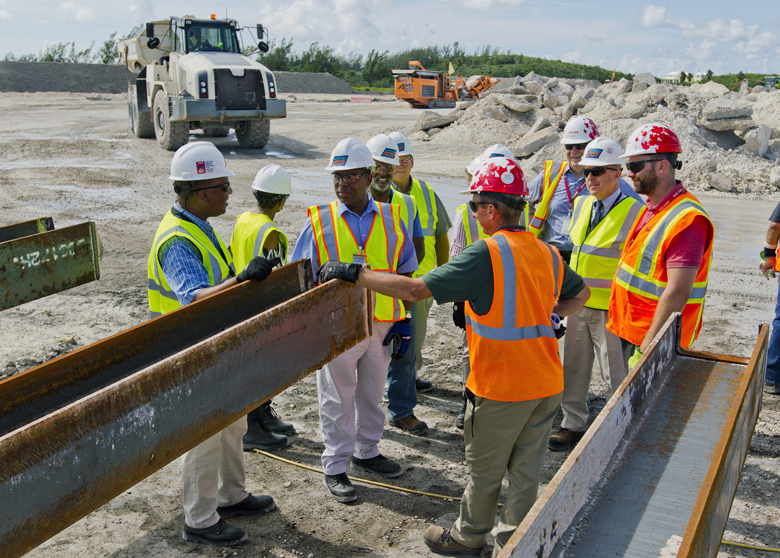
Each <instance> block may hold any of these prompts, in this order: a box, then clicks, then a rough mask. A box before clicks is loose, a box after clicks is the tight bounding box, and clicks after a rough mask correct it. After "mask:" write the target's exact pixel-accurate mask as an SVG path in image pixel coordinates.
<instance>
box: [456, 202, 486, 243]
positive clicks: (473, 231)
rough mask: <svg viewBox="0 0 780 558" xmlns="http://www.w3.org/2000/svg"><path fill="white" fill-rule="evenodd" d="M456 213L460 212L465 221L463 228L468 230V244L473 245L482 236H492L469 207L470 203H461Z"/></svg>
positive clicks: (463, 221)
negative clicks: (486, 232) (484, 229)
mask: <svg viewBox="0 0 780 558" xmlns="http://www.w3.org/2000/svg"><path fill="white" fill-rule="evenodd" d="M455 213H459V214H460V220H461V222H462V223H463V230H464V231H465V232H466V246H471V245H472V244H474V243H475V242H476V241H477V240H479V239H480V238H490V235H488V234H485V232H484V231H483V230H482V225H480V224H479V221H477V218H476V217H474V214H473V213H472V212H471V209H469V205H468V204H467V203H464V204H463V205H459V206H458V209H456V210H455Z"/></svg>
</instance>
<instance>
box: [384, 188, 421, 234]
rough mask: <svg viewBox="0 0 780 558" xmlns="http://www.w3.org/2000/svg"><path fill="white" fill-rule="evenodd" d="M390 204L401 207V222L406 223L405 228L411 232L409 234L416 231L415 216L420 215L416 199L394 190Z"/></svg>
mask: <svg viewBox="0 0 780 558" xmlns="http://www.w3.org/2000/svg"><path fill="white" fill-rule="evenodd" d="M390 203H392V204H395V205H399V206H401V221H403V222H404V226H405V227H406V230H407V231H409V234H412V233H413V230H414V216H415V215H417V214H418V213H417V212H418V210H417V204H416V203H415V202H414V198H412V196H409V195H407V194H404V193H403V192H399V191H398V190H395V189H394V190H393V193H392V194H391V196H390Z"/></svg>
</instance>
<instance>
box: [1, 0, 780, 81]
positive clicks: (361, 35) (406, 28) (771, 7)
mask: <svg viewBox="0 0 780 558" xmlns="http://www.w3.org/2000/svg"><path fill="white" fill-rule="evenodd" d="M226 11H227V14H228V15H229V16H230V17H232V18H234V19H236V20H238V22H239V24H240V25H243V26H246V27H252V28H254V26H255V25H256V24H257V23H262V24H263V25H265V26H266V27H268V29H269V33H270V38H271V39H272V40H274V39H275V40H276V41H277V43H278V42H280V41H281V39H283V38H286V39H288V40H289V39H292V40H293V43H294V45H293V50H294V51H297V52H301V51H303V50H306V49H307V48H308V46H309V45H310V44H311V43H312V42H315V41H316V42H319V44H320V46H329V47H331V48H333V49H334V50H336V51H337V52H340V53H342V54H345V55H346V54H349V53H356V54H363V55H365V54H366V53H367V52H368V51H370V50H371V49H375V50H378V51H380V52H381V51H384V50H389V51H391V52H393V51H399V50H404V49H407V48H412V47H418V46H431V45H445V44H446V45H451V44H453V43H454V42H456V41H457V42H458V43H459V45H460V47H461V48H464V49H465V50H466V51H467V52H469V53H471V52H473V51H475V50H477V49H482V48H484V47H485V46H488V45H489V46H491V47H492V48H493V49H495V48H499V49H501V50H502V51H504V52H512V53H514V54H519V53H522V54H525V55H528V56H535V57H540V58H549V59H553V60H563V61H565V62H577V63H582V64H592V65H598V66H601V67H602V68H606V69H608V70H618V71H621V72H626V73H632V74H637V73H641V72H652V73H653V74H654V75H656V76H658V77H662V76H663V75H664V74H666V73H667V72H672V71H686V72H694V73H695V72H706V71H707V70H712V71H713V72H714V73H715V74H716V75H718V74H726V73H737V72H740V71H743V72H746V73H769V74H779V73H780V2H777V0H774V1H772V2H770V1H768V0H751V1H744V0H743V1H741V2H734V1H733V0H731V1H725V0H709V1H706V2H705V1H703V0H695V1H688V2H679V1H678V2H669V1H665V2H661V1H658V0H656V3H648V4H643V3H632V2H626V1H625V0H623V1H616V0H602V1H601V2H593V1H592V0H591V1H590V2H567V1H559V0H548V1H541V0H450V1H446V2H445V1H437V0H416V1H407V0H395V1H394V2H388V1H386V0H285V1H284V2H281V1H270V2H259V1H257V0H251V1H250V0H214V1H210V2H206V1H203V0H186V1H184V0H171V1H167V2H151V1H150V0H127V1H125V2H121V3H117V4H114V3H113V2H107V1H105V0H65V1H62V0H27V1H26V2H20V1H19V0H0V59H2V58H3V57H4V56H5V55H6V54H7V53H9V52H13V53H14V54H15V55H16V56H19V55H23V54H29V53H39V52H40V51H42V50H43V49H44V48H45V47H46V46H47V45H50V44H57V43H65V42H74V43H75V47H76V50H83V49H85V48H88V47H89V46H90V44H91V43H92V42H93V41H94V42H95V51H96V50H97V48H98V47H99V46H100V45H101V44H102V43H103V41H105V40H106V39H107V38H108V36H109V35H110V34H111V33H113V32H115V31H116V32H118V35H120V36H123V35H126V34H128V33H129V32H130V30H131V29H132V28H133V27H134V26H136V25H137V24H139V23H144V22H147V21H151V20H160V19H165V18H167V17H170V16H172V15H179V16H182V15H193V16H195V17H209V15H210V14H212V13H214V14H217V17H224V15H225V13H226ZM249 33H250V31H244V41H245V43H247V42H249V40H250V39H249Z"/></svg>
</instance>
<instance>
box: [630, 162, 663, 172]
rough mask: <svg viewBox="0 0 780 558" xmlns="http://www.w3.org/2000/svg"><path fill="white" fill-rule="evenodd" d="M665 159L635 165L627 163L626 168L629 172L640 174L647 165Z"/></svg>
mask: <svg viewBox="0 0 780 558" xmlns="http://www.w3.org/2000/svg"><path fill="white" fill-rule="evenodd" d="M662 160H663V159H645V160H644V161H634V162H633V163H626V168H627V169H628V171H629V172H633V173H638V172H640V171H641V170H642V169H643V168H645V163H655V162H656V161H662Z"/></svg>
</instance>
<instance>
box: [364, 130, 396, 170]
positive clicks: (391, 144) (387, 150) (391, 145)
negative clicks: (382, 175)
mask: <svg viewBox="0 0 780 558" xmlns="http://www.w3.org/2000/svg"><path fill="white" fill-rule="evenodd" d="M366 147H368V150H369V151H370V152H371V155H372V156H373V157H374V160H375V161H381V162H382V163H387V164H388V165H393V166H394V167H397V166H398V144H397V143H396V142H395V140H393V138H391V137H390V136H388V135H385V134H379V135H378V136H374V137H373V138H371V139H370V140H368V141H367V142H366Z"/></svg>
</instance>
